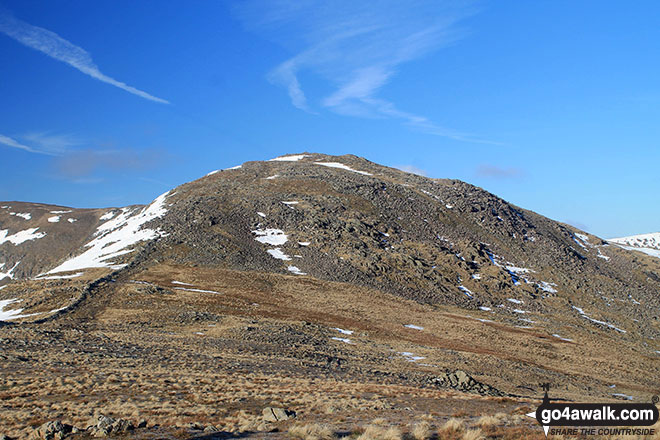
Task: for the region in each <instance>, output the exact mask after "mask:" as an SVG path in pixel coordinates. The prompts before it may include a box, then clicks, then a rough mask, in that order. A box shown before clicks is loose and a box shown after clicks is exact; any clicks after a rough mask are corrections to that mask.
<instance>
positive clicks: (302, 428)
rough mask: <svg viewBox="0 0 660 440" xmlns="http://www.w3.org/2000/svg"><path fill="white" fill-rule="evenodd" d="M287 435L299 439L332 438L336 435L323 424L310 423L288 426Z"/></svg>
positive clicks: (320, 439)
mask: <svg viewBox="0 0 660 440" xmlns="http://www.w3.org/2000/svg"><path fill="white" fill-rule="evenodd" d="M288 434H289V437H291V438H294V439H299V440H332V439H335V438H336V436H335V434H334V432H332V430H331V429H330V428H328V427H327V426H325V425H319V424H317V423H312V424H308V425H293V426H292V427H291V428H289V432H288Z"/></svg>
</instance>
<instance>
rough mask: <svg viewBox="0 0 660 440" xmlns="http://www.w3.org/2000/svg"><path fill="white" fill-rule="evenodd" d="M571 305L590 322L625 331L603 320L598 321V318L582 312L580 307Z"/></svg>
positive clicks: (620, 331) (621, 331)
mask: <svg viewBox="0 0 660 440" xmlns="http://www.w3.org/2000/svg"><path fill="white" fill-rule="evenodd" d="M572 307H573V308H574V309H575V310H577V312H578V313H579V314H580V315H581V316H582V317H583V318H585V319H588V320H589V321H591V322H595V323H596V324H600V325H604V326H606V327H609V328H611V329H613V330H616V331H618V332H619V333H626V331H625V330H622V329H620V328H618V327H615V326H613V325H612V324H609V323H607V322H604V321H599V320H597V319H594V318H592V317H590V316H589V315H587V314H586V313H585V312H584V310H582V309H581V308H579V307H575V306H572Z"/></svg>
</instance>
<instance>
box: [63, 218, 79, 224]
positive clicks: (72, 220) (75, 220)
mask: <svg viewBox="0 0 660 440" xmlns="http://www.w3.org/2000/svg"><path fill="white" fill-rule="evenodd" d="M66 221H68V222H69V223H75V222H77V221H78V219H77V218H68V219H66Z"/></svg>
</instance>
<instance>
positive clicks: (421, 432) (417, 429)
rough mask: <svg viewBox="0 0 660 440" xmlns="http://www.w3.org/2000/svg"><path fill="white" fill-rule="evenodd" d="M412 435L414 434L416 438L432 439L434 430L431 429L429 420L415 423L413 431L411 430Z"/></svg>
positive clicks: (420, 439)
mask: <svg viewBox="0 0 660 440" xmlns="http://www.w3.org/2000/svg"><path fill="white" fill-rule="evenodd" d="M410 435H412V437H413V438H414V439H415V440H428V439H430V438H431V437H432V435H433V432H432V431H431V424H430V423H429V422H427V421H422V422H418V423H415V425H414V426H413V428H412V431H410Z"/></svg>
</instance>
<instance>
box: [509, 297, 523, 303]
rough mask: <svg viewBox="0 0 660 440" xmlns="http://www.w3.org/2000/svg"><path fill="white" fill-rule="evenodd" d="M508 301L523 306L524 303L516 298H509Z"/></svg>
mask: <svg viewBox="0 0 660 440" xmlns="http://www.w3.org/2000/svg"><path fill="white" fill-rule="evenodd" d="M506 300H507V301H509V302H512V303H514V304H523V302H522V301H521V300H519V299H515V298H507V299H506Z"/></svg>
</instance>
